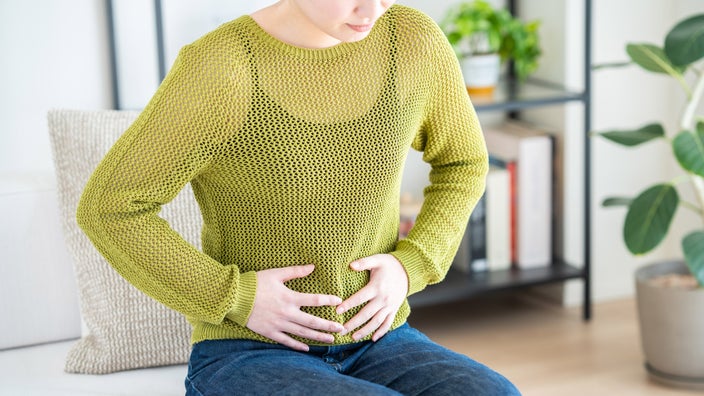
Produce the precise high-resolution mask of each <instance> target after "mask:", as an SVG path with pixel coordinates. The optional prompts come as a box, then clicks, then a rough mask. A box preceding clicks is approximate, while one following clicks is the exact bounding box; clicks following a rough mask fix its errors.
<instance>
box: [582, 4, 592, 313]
mask: <svg viewBox="0 0 704 396" xmlns="http://www.w3.org/2000/svg"><path fill="white" fill-rule="evenodd" d="M584 4H585V7H584V16H585V17H584V25H585V26H584V35H585V37H584V46H585V48H584V320H589V319H591V317H592V290H591V288H592V281H591V259H592V252H591V247H592V245H591V243H592V242H591V240H592V223H591V221H592V188H591V187H592V180H591V177H592V172H591V155H592V154H591V152H592V150H591V139H590V138H589V132H590V131H591V128H592V105H591V101H592V90H591V87H592V85H591V84H592V4H591V0H584Z"/></svg>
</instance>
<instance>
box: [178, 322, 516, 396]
mask: <svg viewBox="0 0 704 396" xmlns="http://www.w3.org/2000/svg"><path fill="white" fill-rule="evenodd" d="M519 394H520V393H519V392H518V390H517V389H516V388H515V387H514V386H513V384H511V383H510V382H509V381H508V380H507V379H506V378H504V377H503V376H501V375H500V374H498V373H496V372H495V371H493V370H491V369H490V368H488V367H486V366H484V365H482V364H480V363H478V362H476V361H474V360H472V359H469V358H468V357H466V356H464V355H461V354H458V353H455V352H452V351H450V350H448V349H446V348H444V347H442V346H440V345H438V344H436V343H434V342H432V341H431V340H430V339H428V338H427V337H426V336H425V335H423V334H422V333H421V332H420V331H418V330H416V329H414V328H412V327H411V326H409V325H408V324H404V325H403V326H401V327H399V328H397V329H396V330H393V331H391V332H389V333H387V334H386V335H385V336H384V337H382V338H381V339H380V340H378V341H377V342H359V343H354V344H346V345H336V346H329V347H327V346H311V348H310V351H309V352H298V351H294V350H292V349H289V348H288V347H285V346H282V345H275V344H267V343H262V342H257V341H250V340H207V341H202V342H199V343H197V344H195V345H194V346H193V350H192V352H191V359H190V362H189V365H188V376H187V377H186V396H200V395H205V396H211V395H212V396H215V395H333V396H344V395H355V396H359V395H452V396H456V395H519Z"/></svg>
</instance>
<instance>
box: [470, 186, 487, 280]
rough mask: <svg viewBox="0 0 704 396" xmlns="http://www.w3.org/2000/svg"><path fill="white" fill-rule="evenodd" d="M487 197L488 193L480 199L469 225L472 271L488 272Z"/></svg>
mask: <svg viewBox="0 0 704 396" xmlns="http://www.w3.org/2000/svg"><path fill="white" fill-rule="evenodd" d="M486 196H487V195H486V193H484V195H482V197H481V198H479V201H477V205H476V206H475V207H474V210H473V211H472V215H471V216H469V223H468V224H467V232H466V234H467V235H468V236H469V238H468V240H469V241H468V243H469V268H470V270H472V271H486V270H487V269H488V263H487V256H486V249H487V246H486V207H487V202H486Z"/></svg>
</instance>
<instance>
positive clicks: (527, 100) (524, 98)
mask: <svg viewBox="0 0 704 396" xmlns="http://www.w3.org/2000/svg"><path fill="white" fill-rule="evenodd" d="M517 2H518V0H509V1H508V9H509V11H511V13H513V14H514V15H515V14H517V11H518V8H517ZM591 26H592V2H591V0H584V65H583V67H584V88H583V89H582V90H581V91H580V92H575V91H571V90H568V89H566V88H564V87H562V86H561V85H558V84H555V83H552V82H549V81H544V80H538V79H528V80H527V81H525V82H523V83H519V82H518V81H517V80H516V79H515V77H514V76H513V75H512V74H511V73H510V72H509V75H508V76H507V77H506V78H505V79H504V80H503V81H502V82H501V83H500V84H499V87H497V91H496V93H495V94H493V95H492V97H489V98H487V97H478V98H477V97H473V98H472V102H473V104H474V108H475V110H476V111H477V112H492V111H493V112H505V113H508V114H509V115H510V116H511V117H515V116H517V115H518V112H519V111H520V110H525V109H530V108H537V107H545V106H552V105H563V104H565V103H569V102H579V103H582V105H583V108H584V124H583V125H584V131H583V135H584V136H583V138H584V139H583V144H584V163H583V166H584V173H583V177H584V207H583V211H582V213H583V215H584V236H583V249H584V256H583V262H582V265H581V266H579V267H578V266H575V265H572V264H569V263H566V262H565V261H563V260H562V259H559V258H557V259H554V260H553V262H552V263H546V265H545V266H542V267H537V268H523V269H522V268H517V267H515V266H513V267H511V268H510V269H505V270H493V271H492V270H489V271H477V272H472V273H462V272H460V271H457V270H455V269H450V271H449V272H448V274H447V276H446V277H445V280H443V281H442V282H441V283H439V284H436V285H430V286H428V287H427V288H426V289H425V290H423V291H421V292H419V293H416V294H414V295H412V296H410V297H409V303H410V304H411V306H412V307H423V306H429V305H434V304H441V303H447V302H451V301H456V300H460V299H468V298H472V297H476V296H478V295H484V294H488V293H494V292H499V291H506V290H517V289H522V288H527V287H532V286H540V285H546V284H552V283H557V282H564V281H567V280H573V279H577V280H582V282H583V287H584V288H583V301H582V317H583V319H584V320H585V321H588V320H590V319H591V317H592V297H591V184H592V180H591V141H590V138H589V131H590V130H591V63H592V57H591V45H592V44H591Z"/></svg>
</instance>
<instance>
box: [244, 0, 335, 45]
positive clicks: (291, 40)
mask: <svg viewBox="0 0 704 396" xmlns="http://www.w3.org/2000/svg"><path fill="white" fill-rule="evenodd" d="M331 1H334V0H331ZM250 16H251V17H252V19H254V21H255V22H256V23H257V24H258V25H259V26H260V27H261V28H262V29H263V30H264V31H265V32H267V33H268V34H269V35H271V36H272V37H274V38H276V39H277V40H279V41H282V42H284V43H287V44H291V45H294V46H296V47H301V48H312V49H318V48H329V47H333V46H335V45H338V44H340V43H341V41H340V40H339V39H336V38H334V37H332V36H330V35H328V34H326V33H325V32H323V31H321V30H320V29H318V28H317V27H316V26H315V25H313V24H312V23H311V22H310V21H309V20H308V18H307V17H306V16H305V15H304V14H303V13H302V12H301V10H300V9H298V7H297V6H296V5H295V4H294V3H292V2H289V1H279V2H277V3H275V4H273V5H271V6H268V7H265V8H262V9H260V10H258V11H255V12H254V13H252V14H251V15H250Z"/></svg>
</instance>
